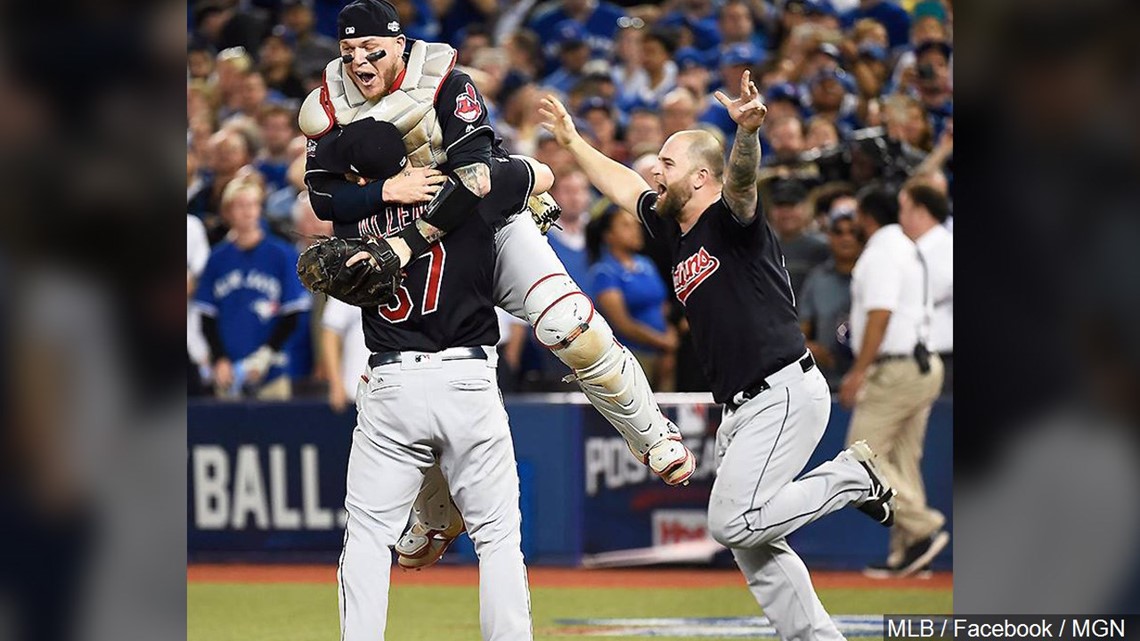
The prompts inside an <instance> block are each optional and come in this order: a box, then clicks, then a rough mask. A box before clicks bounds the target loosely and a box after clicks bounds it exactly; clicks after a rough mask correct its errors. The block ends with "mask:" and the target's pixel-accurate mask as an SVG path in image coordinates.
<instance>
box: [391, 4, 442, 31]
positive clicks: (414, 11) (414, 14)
mask: <svg viewBox="0 0 1140 641" xmlns="http://www.w3.org/2000/svg"><path fill="white" fill-rule="evenodd" d="M392 6H393V7H395V8H396V15H398V16H400V28H401V29H403V31H404V35H406V36H408V37H409V38H415V39H416V40H432V41H438V40H439V20H437V19H436V13H435V11H434V10H433V9H432V5H431V3H430V2H428V0H392Z"/></svg>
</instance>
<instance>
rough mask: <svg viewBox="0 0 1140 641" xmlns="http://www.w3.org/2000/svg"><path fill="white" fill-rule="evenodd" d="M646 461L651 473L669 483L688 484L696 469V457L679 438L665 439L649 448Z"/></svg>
mask: <svg viewBox="0 0 1140 641" xmlns="http://www.w3.org/2000/svg"><path fill="white" fill-rule="evenodd" d="M646 462H647V463H648V464H649V469H651V470H653V473H654V474H656V475H657V476H660V477H661V480H663V481H665V483H667V484H669V485H688V483H689V477H690V476H692V475H693V472H695V471H696V470H697V459H696V457H694V456H693V453H692V452H690V451H689V448H687V447H685V444H684V443H682V442H681V441H679V440H673V439H665V440H663V441H661V442H660V443H658V444H656V445H654V446H653V447H651V448H649V452H648V453H647V454H646Z"/></svg>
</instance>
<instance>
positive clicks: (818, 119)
mask: <svg viewBox="0 0 1140 641" xmlns="http://www.w3.org/2000/svg"><path fill="white" fill-rule="evenodd" d="M838 145H839V130H838V129H837V128H836V127H835V123H834V122H832V121H831V120H828V119H827V117H825V116H814V117H812V119H811V120H809V121H808V126H807V140H806V141H805V146H806V148H807V149H808V150H809V151H816V152H820V151H823V150H825V149H830V148H832V147H837V146H838Z"/></svg>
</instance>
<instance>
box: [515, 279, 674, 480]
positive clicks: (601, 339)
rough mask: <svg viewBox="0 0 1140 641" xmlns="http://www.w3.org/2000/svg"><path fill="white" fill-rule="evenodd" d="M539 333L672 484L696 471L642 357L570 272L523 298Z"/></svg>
mask: <svg viewBox="0 0 1140 641" xmlns="http://www.w3.org/2000/svg"><path fill="white" fill-rule="evenodd" d="M523 306H524V308H525V309H526V314H527V320H528V321H530V323H531V325H532V326H534V333H535V336H536V337H537V338H538V340H539V342H541V343H542V344H543V345H544V346H546V347H547V348H548V349H550V350H551V351H553V352H554V355H555V356H557V357H558V358H559V359H560V360H561V361H562V362H563V363H565V364H566V365H567V366H569V367H570V369H572V370H573V371H574V378H575V379H576V380H577V381H578V386H579V387H580V388H581V389H582V392H583V393H584V394H585V395H586V398H588V399H590V403H591V404H593V406H594V407H595V408H596V409H597V410H598V411H599V412H601V414H602V416H604V417H605V418H606V420H608V421H609V422H610V424H611V425H613V426H614V428H615V429H617V431H618V433H620V434H621V435H622V437H623V438H625V440H626V443H628V444H629V449H630V451H631V452H633V454H634V456H636V457H637V458H638V460H640V461H641V462H642V463H645V464H647V465H649V467H650V469H652V470H653V473H654V474H657V475H658V476H660V477H661V478H662V479H663V480H664V481H665V482H666V483H668V484H669V485H678V484H681V483H685V482H687V481H688V480H689V477H690V476H692V474H693V471H694V470H695V469H696V460H695V459H694V458H693V454H692V452H690V451H689V449H688V448H687V447H685V446H684V445H683V444H682V443H681V432H680V430H678V429H677V426H676V425H674V424H673V423H672V421H670V420H669V419H667V418H665V415H664V414H662V413H661V408H660V407H658V405H657V401H655V400H654V399H653V392H652V390H651V389H650V387H649V381H648V379H646V377H645V372H644V371H643V370H642V369H641V365H640V364H638V362H637V359H635V358H634V357H633V354H631V353H630V351H629V350H628V349H626V348H625V347H624V346H623V345H621V344H619V343H618V342H617V341H616V340H614V334H613V330H612V329H610V325H609V323H607V322H606V320H605V319H604V318H602V317H601V315H599V314H597V313H595V312H594V304H593V302H592V301H591V300H590V298H589V297H588V296H586V295H585V294H584V293H582V290H580V289H579V288H578V286H577V285H576V284H575V283H574V281H573V279H571V278H570V277H569V276H567V275H566V274H553V275H550V276H546V277H545V278H543V279H541V280H539V281H538V282H536V283H535V284H534V285H532V286H531V288H530V291H529V292H527V295H526V298H525V300H524V301H523Z"/></svg>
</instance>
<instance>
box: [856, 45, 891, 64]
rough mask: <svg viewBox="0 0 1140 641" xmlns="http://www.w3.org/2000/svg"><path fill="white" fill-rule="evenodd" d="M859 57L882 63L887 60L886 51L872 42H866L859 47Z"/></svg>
mask: <svg viewBox="0 0 1140 641" xmlns="http://www.w3.org/2000/svg"><path fill="white" fill-rule="evenodd" d="M859 57H860V58H870V59H871V60H877V61H879V62H882V61H884V60H886V59H887V50H886V49H884V48H883V47H881V46H879V45H877V44H875V43H873V42H866V43H863V44H861V45H859Z"/></svg>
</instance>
